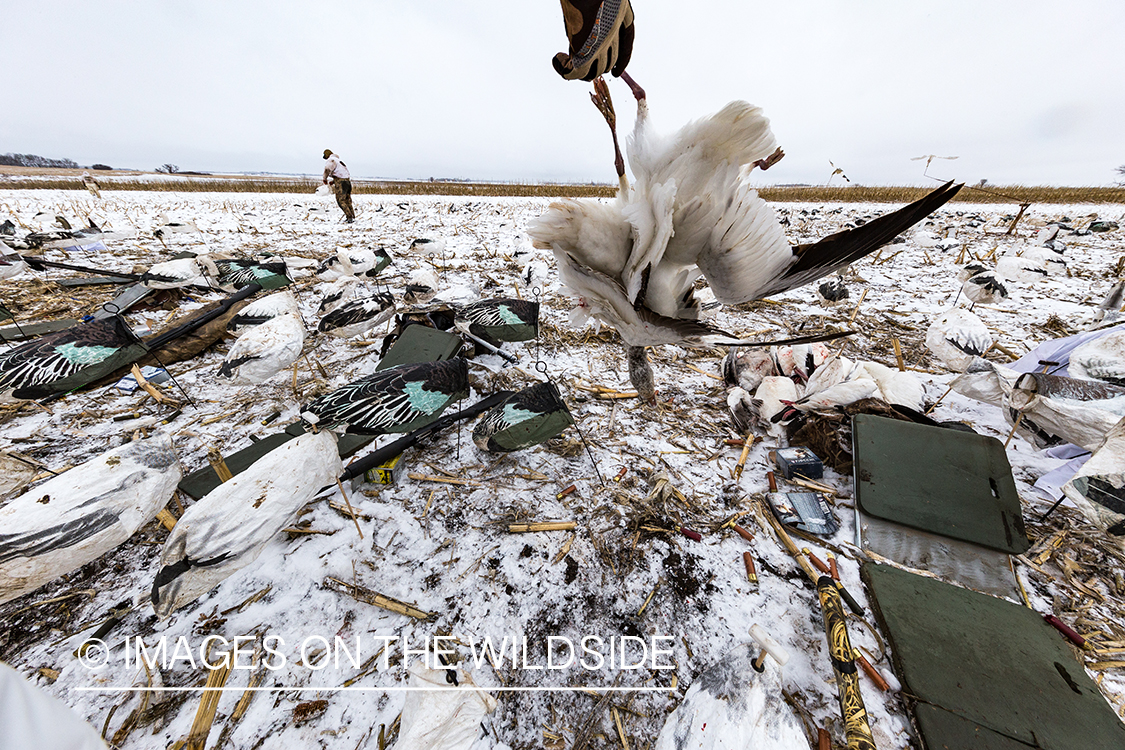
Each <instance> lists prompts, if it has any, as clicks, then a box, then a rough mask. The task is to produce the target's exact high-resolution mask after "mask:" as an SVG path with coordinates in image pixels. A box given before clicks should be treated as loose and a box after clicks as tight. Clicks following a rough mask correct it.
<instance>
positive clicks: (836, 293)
mask: <svg viewBox="0 0 1125 750" xmlns="http://www.w3.org/2000/svg"><path fill="white" fill-rule="evenodd" d="M816 296H817V298H818V299H819V300H820V301H821V302H823V303H824V304H825V305H828V306H829V307H833V306H835V305H843V304H845V303H846V302H847V301H848V287H847V285H846V284H845V283H844V280H843V279H841V278H839V277H836V278H834V279H828V280H826V281H822V282H820V284H819V285H817V287H816Z"/></svg>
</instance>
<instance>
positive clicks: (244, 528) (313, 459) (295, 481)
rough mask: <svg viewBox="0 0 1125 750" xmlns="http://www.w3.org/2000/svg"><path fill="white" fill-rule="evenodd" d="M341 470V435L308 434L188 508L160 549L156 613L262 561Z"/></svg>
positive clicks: (177, 605) (170, 609)
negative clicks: (266, 550)
mask: <svg viewBox="0 0 1125 750" xmlns="http://www.w3.org/2000/svg"><path fill="white" fill-rule="evenodd" d="M342 472H343V466H342V465H341V463H340V453H339V450H338V449H337V447H336V436H335V435H333V434H332V433H330V432H327V431H322V432H319V433H315V434H313V433H310V434H305V435H301V436H300V437H298V438H296V439H295V440H290V441H289V442H287V443H283V444H282V445H281V446H279V447H277V448H274V449H273V450H272V451H270V452H269V453H267V454H266V455H265V456H263V457H262V458H260V459H258V460H257V461H255V462H254V463H253V464H251V465H250V467H249V468H247V469H246V470H245V471H243V472H242V473H241V474H238V475H237V476H236V477H234V478H233V479H230V480H228V481H226V482H224V483H223V484H220V485H219V486H218V487H216V488H215V489H214V490H212V491H211V492H210V493H208V494H207V495H206V496H204V497H203V498H202V499H201V500H200V501H199V502H197V503H196V504H195V505H192V506H191V507H190V508H188V509H187V511H186V512H185V513H184V515H183V517H182V518H180V520H179V521H178V522H176V526H175V528H174V529H172V533H171V534H169V535H168V539H167V541H165V542H164V549H163V551H162V552H161V553H160V569H159V570H158V571H157V573H156V579H155V580H154V581H153V584H152V605H153V608H154V609H155V610H156V614H157V616H159V617H160V618H161V619H163V618H165V617H168V616H169V615H170V614H172V612H173V611H174V610H176V609H179V608H180V607H183V606H185V605H187V604H190V603H191V602H193V601H195V600H196V599H197V598H199V597H200V596H201V595H203V594H205V593H206V592H208V591H210V590H211V589H213V588H214V587H215V586H217V585H218V584H219V583H220V582H221V581H222V580H224V579H225V578H227V577H228V576H230V575H232V574H234V573H235V572H237V571H238V570H241V569H242V568H244V567H246V566H247V565H249V564H250V563H252V562H253V561H254V560H256V559H257V557H258V555H259V554H260V553H261V551H262V549H264V548H265V546H266V545H267V544H268V543H269V541H270V540H271V539H273V538H274V537H275V536H277V533H278V532H279V531H281V530H282V529H283V528H285V526H286V524H288V523H289V522H290V521H291V520H292V518H293V516H294V515H296V513H297V511H299V510H300V509H301V508H302V507H304V505H305V504H306V503H307V502H309V500H311V499H312V498H313V496H314V495H315V494H316V493H317V491H318V490H319V489H320V488H321V487H324V486H325V485H330V484H332V483H333V482H334V481H335V480H336V479H337V478H338V477H339V476H340V474H341V473H342ZM173 486H174V485H173Z"/></svg>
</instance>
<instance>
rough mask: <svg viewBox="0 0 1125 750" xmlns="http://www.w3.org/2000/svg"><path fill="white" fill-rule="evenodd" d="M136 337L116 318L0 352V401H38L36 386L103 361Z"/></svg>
mask: <svg viewBox="0 0 1125 750" xmlns="http://www.w3.org/2000/svg"><path fill="white" fill-rule="evenodd" d="M135 342H136V338H135V337H134V336H133V335H132V332H131V331H129V329H128V328H126V327H125V325H124V323H122V322H121V319H120V318H119V317H117V316H116V315H114V316H110V317H108V318H103V319H99V320H92V321H90V322H88V323H80V324H79V325H76V326H73V327H71V328H67V329H66V330H63V331H58V332H57V333H49V334H47V335H45V336H41V337H39V338H37V339H35V340H34V341H29V342H27V343H26V344H22V345H20V346H17V347H16V348H14V349H9V350H7V351H5V352H2V353H0V401H10V400H19V399H31V398H42V397H43V396H45V395H47V394H46V393H42V392H41V390H40V389H39V388H38V387H45V386H47V385H49V384H50V383H54V382H56V381H59V380H62V379H64V378H68V377H70V376H72V375H74V374H76V373H77V372H78V371H79V370H82V369H84V368H87V367H93V366H97V365H99V364H101V363H103V362H106V361H107V360H109V359H110V358H111V357H113V356H114V355H116V354H117V353H118V352H120V351H121V350H122V349H124V348H126V347H128V346H130V345H132V344H134V343H135Z"/></svg>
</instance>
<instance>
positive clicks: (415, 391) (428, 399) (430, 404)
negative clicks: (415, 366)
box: [403, 382, 449, 414]
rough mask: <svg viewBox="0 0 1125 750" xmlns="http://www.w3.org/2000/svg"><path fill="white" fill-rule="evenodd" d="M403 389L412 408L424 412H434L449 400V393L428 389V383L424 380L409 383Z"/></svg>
mask: <svg viewBox="0 0 1125 750" xmlns="http://www.w3.org/2000/svg"><path fill="white" fill-rule="evenodd" d="M403 390H404V391H405V392H406V398H407V400H408V401H409V402H410V406H411V408H413V409H417V410H418V411H420V412H422V413H423V414H432V413H433V412H435V411H437V410H438V409H440V408H442V407H443V406H445V405H446V403H448V402H449V394H448V393H442V392H441V391H429V390H426V385H425V383H422V382H413V383H407V384H406V385H405V386H404V387H403Z"/></svg>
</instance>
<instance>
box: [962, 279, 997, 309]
mask: <svg viewBox="0 0 1125 750" xmlns="http://www.w3.org/2000/svg"><path fill="white" fill-rule="evenodd" d="M961 291H962V292H963V293H964V295H965V296H966V297H968V298H969V299H970V300H971V301H972V303H973V304H974V305H975V304H977V303H978V302H979V303H981V304H984V305H994V304H996V303H997V302H1003V301H1004V300H1006V299H1008V288H1007V287H1006V286H1004V283H1003V282H1002V281H1000V278H999V277H998V276H997V275H996V273H995V272H994V271H983V272H981V273H978V274H977V275H976V276H973V277H971V278H970V279H969V280H968V281H966V282H965V285H964V286H962V287H961Z"/></svg>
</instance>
